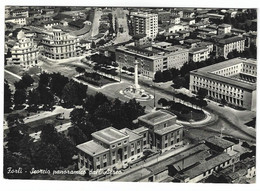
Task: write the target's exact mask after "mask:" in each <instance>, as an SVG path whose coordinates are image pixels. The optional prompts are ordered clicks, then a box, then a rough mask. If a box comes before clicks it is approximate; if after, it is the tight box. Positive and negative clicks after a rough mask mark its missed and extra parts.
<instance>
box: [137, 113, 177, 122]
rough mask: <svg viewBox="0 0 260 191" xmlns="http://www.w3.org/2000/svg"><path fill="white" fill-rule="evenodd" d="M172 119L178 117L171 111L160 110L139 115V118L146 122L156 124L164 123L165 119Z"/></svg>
mask: <svg viewBox="0 0 260 191" xmlns="http://www.w3.org/2000/svg"><path fill="white" fill-rule="evenodd" d="M170 119H176V115H174V114H170V112H169V113H168V112H166V111H162V110H158V111H154V112H151V113H148V114H145V115H143V116H140V117H138V120H140V121H143V122H145V123H148V124H151V125H156V124H159V123H162V122H164V121H168V120H170Z"/></svg>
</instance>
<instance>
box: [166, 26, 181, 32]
mask: <svg viewBox="0 0 260 191" xmlns="http://www.w3.org/2000/svg"><path fill="white" fill-rule="evenodd" d="M182 30H185V29H184V26H183V25H181V24H171V25H169V26H168V27H167V30H166V31H167V32H169V33H176V32H179V31H182Z"/></svg>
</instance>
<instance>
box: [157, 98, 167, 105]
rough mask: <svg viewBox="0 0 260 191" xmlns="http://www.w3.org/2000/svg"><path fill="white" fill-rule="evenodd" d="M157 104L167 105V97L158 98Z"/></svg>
mask: <svg viewBox="0 0 260 191" xmlns="http://www.w3.org/2000/svg"><path fill="white" fill-rule="evenodd" d="M158 104H159V105H162V106H163V107H165V106H167V105H168V101H167V99H165V98H160V99H159V100H158Z"/></svg>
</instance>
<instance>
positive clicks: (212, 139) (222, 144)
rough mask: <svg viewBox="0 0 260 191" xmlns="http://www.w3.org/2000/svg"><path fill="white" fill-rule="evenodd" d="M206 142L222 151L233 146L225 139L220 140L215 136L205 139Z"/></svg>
mask: <svg viewBox="0 0 260 191" xmlns="http://www.w3.org/2000/svg"><path fill="white" fill-rule="evenodd" d="M206 142H208V143H211V144H213V145H216V146H218V147H220V148H223V149H227V148H229V147H231V146H233V145H235V143H233V142H230V141H228V140H226V139H222V138H220V137H217V136H213V137H209V138H208V139H206Z"/></svg>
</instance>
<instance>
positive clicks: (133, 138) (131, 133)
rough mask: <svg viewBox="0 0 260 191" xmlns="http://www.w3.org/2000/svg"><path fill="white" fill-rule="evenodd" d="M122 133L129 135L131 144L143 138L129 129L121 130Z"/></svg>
mask: <svg viewBox="0 0 260 191" xmlns="http://www.w3.org/2000/svg"><path fill="white" fill-rule="evenodd" d="M120 131H121V132H122V133H124V134H125V135H129V142H132V141H135V140H137V139H141V138H142V136H140V135H138V134H137V133H135V132H134V131H132V130H130V129H128V128H124V129H121V130H120Z"/></svg>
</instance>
